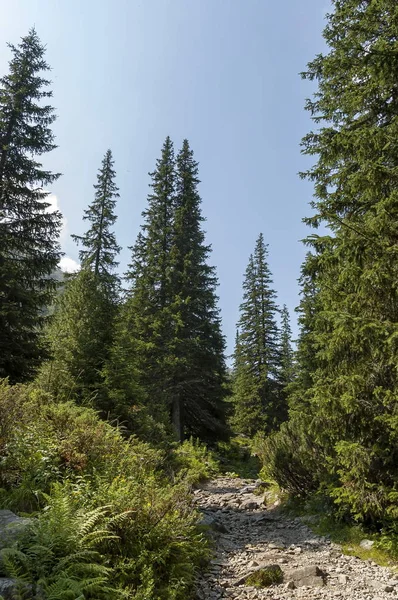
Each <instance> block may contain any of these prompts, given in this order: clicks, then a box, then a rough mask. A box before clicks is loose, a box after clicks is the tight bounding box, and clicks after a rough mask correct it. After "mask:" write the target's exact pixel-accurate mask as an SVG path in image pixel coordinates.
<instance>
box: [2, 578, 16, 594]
mask: <svg viewBox="0 0 398 600" xmlns="http://www.w3.org/2000/svg"><path fill="white" fill-rule="evenodd" d="M15 592H16V581H15V580H14V579H8V578H6V577H0V597H1V598H4V600H12V599H13V598H15Z"/></svg>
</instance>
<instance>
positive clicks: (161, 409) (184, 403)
mask: <svg viewBox="0 0 398 600" xmlns="http://www.w3.org/2000/svg"><path fill="white" fill-rule="evenodd" d="M197 172H198V166H197V163H196V162H195V160H194V158H193V153H192V151H191V149H190V147H189V144H188V142H187V141H184V144H183V148H182V150H181V151H180V152H179V154H178V157H177V159H175V158H174V151H173V144H172V142H171V140H170V138H167V139H166V141H165V144H164V146H163V149H162V155H161V158H160V159H159V160H158V161H157V165H156V170H155V172H154V173H152V174H151V177H152V184H151V187H152V193H151V194H150V195H149V198H148V209H147V210H146V211H145V212H144V213H143V216H144V224H143V227H142V229H141V232H140V234H139V235H138V238H137V242H136V244H135V246H134V248H133V251H132V263H131V266H130V270H129V273H128V278H129V279H130V282H131V289H130V292H129V294H128V299H127V301H126V305H125V307H124V308H123V311H122V317H121V320H120V323H119V333H118V335H117V342H116V344H115V346H114V350H113V352H114V357H115V360H114V364H113V365H112V364H111V365H110V369H109V370H108V377H109V381H110V382H111V381H112V382H113V388H114V391H113V394H112V395H113V397H114V398H115V399H116V402H117V403H118V405H119V406H120V403H121V401H123V400H122V397H123V393H125V394H126V400H127V403H128V404H129V403H130V404H134V405H135V404H136V403H137V404H138V405H140V404H141V405H144V406H143V407H142V406H141V410H142V408H144V410H143V411H142V412H143V413H145V414H148V412H149V415H151V416H152V418H154V419H156V420H157V421H158V422H160V423H163V424H164V426H165V427H166V428H169V429H170V428H171V424H173V425H174V430H175V433H176V435H177V437H178V438H179V439H182V438H183V436H184V435H189V434H193V435H196V436H199V437H200V438H201V439H205V440H210V439H213V440H214V439H217V438H219V437H221V436H222V435H224V434H225V421H224V402H223V399H224V396H225V385H224V384H225V376H226V371H225V363H224V356H223V350H224V339H223V336H222V334H221V326H220V317H219V311H218V308H217V297H216V294H215V287H216V284H217V279H216V277H215V272H214V268H213V267H211V266H209V265H208V264H207V259H208V256H209V253H210V248H209V247H208V246H206V244H205V241H204V233H203V231H202V228H201V223H202V221H203V218H202V216H201V211H200V202H201V200H200V196H199V194H198V191H197V186H198V183H199V180H198V177H197ZM129 373H130V377H129ZM132 376H133V377H134V384H132ZM138 410H140V406H138ZM135 412H136V413H137V407H136V408H135Z"/></svg>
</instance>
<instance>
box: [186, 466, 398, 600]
mask: <svg viewBox="0 0 398 600" xmlns="http://www.w3.org/2000/svg"><path fill="white" fill-rule="evenodd" d="M258 487H259V482H257V483H256V482H254V481H251V480H242V479H229V478H225V477H223V478H218V479H216V480H214V481H211V482H208V483H206V484H205V485H203V486H202V487H201V488H200V489H198V490H195V497H194V501H195V503H196V505H197V507H198V508H199V510H200V511H201V512H202V514H203V518H202V523H203V524H204V525H207V526H208V527H209V530H210V531H211V535H212V537H213V541H214V557H213V559H212V561H211V563H210V566H209V569H208V570H207V571H206V572H205V573H204V574H202V575H201V576H200V578H199V580H198V582H197V587H196V598H197V600H219V599H222V598H237V599H242V600H243V599H248V600H255V599H262V598H267V599H272V600H285V599H286V600H287V599H290V600H291V599H295V598H297V599H298V598H300V599H308V600H318V599H319V600H320V599H322V600H324V599H328V598H334V599H335V598H340V599H342V600H348V599H349V600H388V599H390V600H393V599H394V598H397V597H398V577H397V575H396V574H394V573H393V572H392V571H391V570H389V569H387V568H385V567H380V566H378V565H376V564H375V563H374V562H372V561H369V560H366V561H364V560H361V559H359V558H357V557H355V556H345V555H343V554H342V552H341V548H340V547H339V546H338V545H337V544H334V543H331V542H330V541H329V540H328V539H327V538H324V537H320V536H317V535H316V534H314V533H313V532H312V531H311V530H310V529H309V528H308V527H307V525H306V524H305V522H304V520H303V519H301V518H289V517H287V516H286V515H284V514H282V513H281V511H280V510H279V509H278V507H276V506H271V507H269V508H266V506H265V505H264V502H263V501H264V493H262V494H256V493H255V492H256V491H257V489H256V488H258ZM265 497H267V492H265ZM260 570H261V571H260ZM261 573H265V574H266V575H265V576H266V577H267V574H268V575H269V574H271V575H272V576H273V577H276V579H278V580H280V583H274V584H273V585H271V586H270V587H266V588H261V589H259V588H257V587H254V586H253V585H249V583H250V580H249V582H247V581H246V580H247V578H248V577H249V576H250V575H253V574H254V576H255V577H256V576H258V575H261Z"/></svg>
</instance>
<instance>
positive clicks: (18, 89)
mask: <svg viewBox="0 0 398 600" xmlns="http://www.w3.org/2000/svg"><path fill="white" fill-rule="evenodd" d="M10 48H11V51H12V54H13V56H12V59H11V61H10V69H9V73H8V74H7V75H5V76H4V77H2V78H1V79H0V377H6V376H8V377H9V378H10V381H11V382H16V381H22V380H25V379H28V378H29V377H31V376H32V375H33V373H34V371H35V369H36V368H37V366H38V365H39V364H40V362H41V361H42V359H43V358H44V356H45V351H44V346H43V343H42V337H41V328H42V326H43V324H44V321H45V313H44V311H43V309H44V307H46V306H48V305H49V304H50V303H51V300H52V297H53V294H54V291H55V286H56V282H55V280H54V279H53V278H52V276H51V275H52V273H53V272H54V270H55V269H56V266H57V264H58V262H59V259H60V256H61V252H60V247H59V243H58V237H59V231H60V226H61V215H60V213H59V212H57V211H56V212H48V211H47V208H48V207H49V204H48V203H47V202H46V198H47V196H48V193H49V192H48V191H45V189H44V188H45V187H47V186H49V185H51V184H52V183H54V181H55V180H56V179H57V178H58V177H59V175H58V174H56V173H51V172H50V171H46V170H45V169H44V168H43V166H42V165H41V163H40V162H38V160H37V158H38V157H39V156H41V155H43V154H45V153H46V152H50V151H51V150H53V149H54V148H55V147H56V146H55V144H54V135H53V133H52V131H51V125H52V123H53V122H54V120H55V114H54V109H53V108H52V107H51V106H49V105H48V104H46V103H45V101H46V100H47V99H48V98H50V97H51V96H52V92H51V91H50V90H49V89H48V88H49V85H50V82H49V81H48V80H47V79H45V78H43V77H42V74H43V73H45V72H46V71H48V70H49V66H48V65H47V63H46V61H45V59H44V54H45V49H44V46H43V45H42V44H41V43H40V40H39V38H38V36H37V34H36V32H35V30H34V29H32V30H31V31H30V32H29V34H28V35H27V36H26V37H24V38H22V40H21V43H20V44H19V45H18V46H13V45H10Z"/></svg>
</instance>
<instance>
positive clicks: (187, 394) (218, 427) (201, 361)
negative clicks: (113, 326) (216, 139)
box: [171, 140, 226, 440]
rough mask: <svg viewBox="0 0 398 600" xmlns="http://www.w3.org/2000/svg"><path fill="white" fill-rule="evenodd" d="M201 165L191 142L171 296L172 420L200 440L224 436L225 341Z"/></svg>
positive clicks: (185, 152) (183, 171)
mask: <svg viewBox="0 0 398 600" xmlns="http://www.w3.org/2000/svg"><path fill="white" fill-rule="evenodd" d="M198 185H199V179H198V163H197V162H196V161H195V159H194V155H193V151H192V150H191V149H190V147H189V143H188V140H184V142H183V146H182V149H181V151H180V152H179V154H178V156H177V160H176V188H175V200H174V222H173V236H172V246H171V285H172V294H173V305H172V314H173V320H172V322H173V357H174V359H173V365H174V375H173V390H172V393H173V397H172V420H173V424H174V427H175V430H176V431H177V435H178V437H179V439H182V438H183V436H184V433H185V434H187V435H195V436H198V437H200V438H202V439H208V440H209V439H213V440H214V439H220V438H221V437H223V436H225V432H226V428H225V407H224V397H225V381H226V367H225V359H224V349H225V342H224V338H223V335H222V333H221V321H220V314H219V309H218V306H217V296H216V286H217V277H216V274H215V269H214V267H212V266H210V265H209V264H208V258H209V255H210V251H211V249H210V246H207V245H206V244H205V234H204V232H203V229H202V226H201V224H202V222H203V221H204V218H203V217H202V214H201V209H200V205H201V198H200V196H199V193H198V189H197V188H198Z"/></svg>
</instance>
